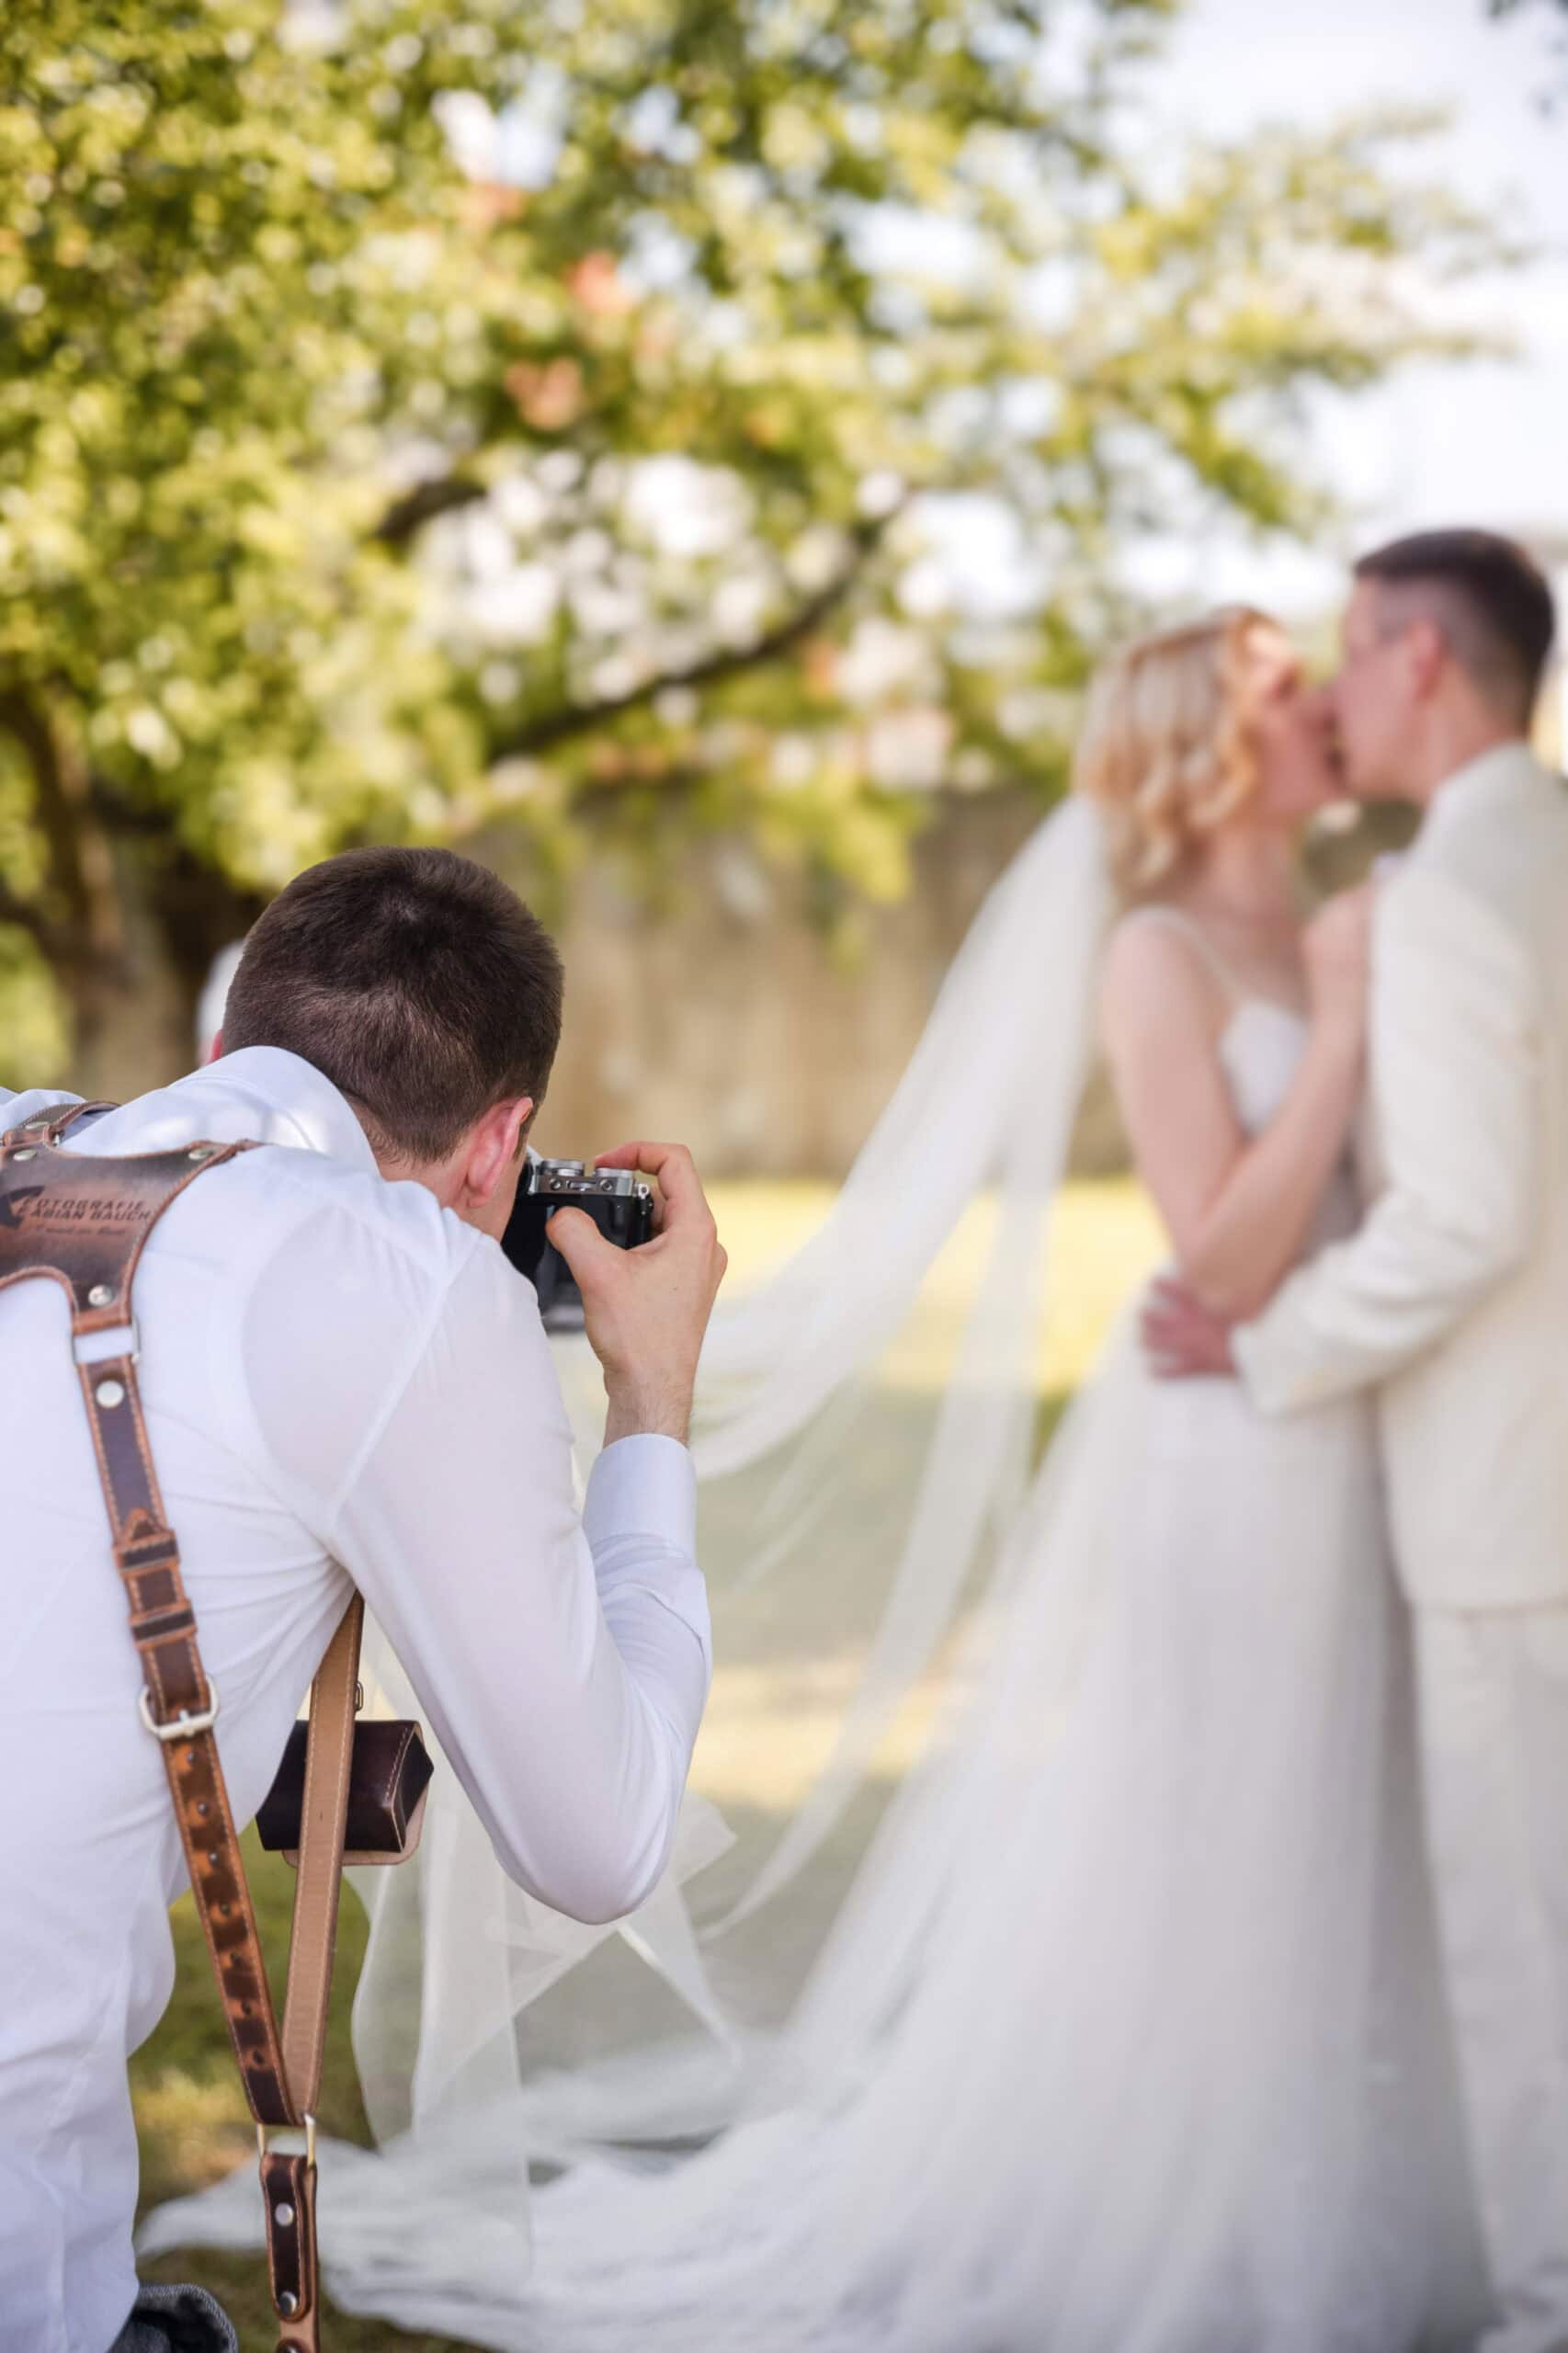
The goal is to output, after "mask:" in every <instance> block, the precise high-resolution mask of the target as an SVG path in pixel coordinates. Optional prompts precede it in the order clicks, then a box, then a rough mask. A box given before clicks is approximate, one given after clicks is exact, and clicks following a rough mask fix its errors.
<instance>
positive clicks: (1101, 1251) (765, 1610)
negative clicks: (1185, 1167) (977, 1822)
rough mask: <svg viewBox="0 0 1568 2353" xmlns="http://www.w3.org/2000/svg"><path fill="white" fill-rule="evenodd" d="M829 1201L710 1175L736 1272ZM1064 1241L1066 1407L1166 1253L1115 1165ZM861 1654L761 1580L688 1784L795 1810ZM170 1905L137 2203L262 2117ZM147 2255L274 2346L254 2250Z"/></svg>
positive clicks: (340, 1982) (142, 2088)
mask: <svg viewBox="0 0 1568 2353" xmlns="http://www.w3.org/2000/svg"><path fill="white" fill-rule="evenodd" d="M830 1198H831V1195H830V1191H829V1188H826V1187H824V1186H814V1185H772V1184H769V1185H729V1186H720V1187H717V1188H715V1192H714V1199H715V1207H716V1210H717V1212H718V1216H719V1222H720V1231H721V1233H722V1235H723V1237H724V1240H725V1243H726V1245H727V1246H728V1247H729V1250H730V1256H731V1264H732V1277H731V1279H732V1281H738V1282H741V1283H744V1282H745V1281H746V1280H747V1279H750V1277H751V1276H753V1275H754V1274H755V1273H756V1270H757V1268H758V1267H761V1266H763V1265H765V1264H767V1262H768V1261H770V1260H772V1259H775V1258H777V1257H778V1256H780V1255H781V1254H782V1253H783V1252H785V1251H787V1250H788V1249H790V1247H792V1246H793V1245H794V1244H795V1243H796V1242H797V1241H799V1240H801V1238H803V1236H804V1235H805V1234H806V1233H809V1232H810V1230H811V1229H812V1226H813V1225H814V1224H815V1223H816V1222H817V1221H818V1220H819V1219H820V1217H821V1215H822V1213H823V1211H824V1207H825V1205H826V1203H827V1201H828V1199H830ZM974 1239H975V1237H973V1236H970V1237H967V1238H966V1237H965V1236H964V1235H961V1234H960V1237H959V1240H958V1242H957V1243H956V1244H955V1245H954V1249H953V1253H952V1256H951V1259H950V1262H948V1263H950V1266H951V1268H952V1274H953V1281H952V1283H951V1285H950V1286H949V1289H950V1290H953V1291H956V1290H957V1287H958V1280H959V1279H960V1277H961V1272H962V1268H963V1265H964V1261H965V1257H966V1255H967V1254H968V1252H969V1251H970V1250H971V1248H972V1247H973V1244H974ZM1057 1245H1058V1246H1057V1250H1056V1253H1055V1256H1054V1260H1053V1268H1054V1273H1053V1290H1054V1299H1053V1305H1052V1313H1051V1318H1050V1322H1049V1328H1048V1331H1047V1333H1046V1335H1045V1337H1044V1339H1043V1342H1042V1347H1041V1354H1040V1395H1041V1400H1042V1404H1044V1405H1046V1406H1048V1407H1054V1406H1055V1405H1056V1404H1059V1403H1060V1401H1061V1400H1062V1398H1063V1397H1064V1396H1065V1395H1067V1394H1068V1393H1069V1392H1071V1390H1072V1389H1073V1388H1074V1385H1075V1384H1076V1382H1077V1381H1079V1380H1080V1379H1081V1378H1082V1376H1083V1373H1084V1371H1085V1369H1086V1367H1087V1365H1088V1363H1089V1362H1090V1360H1091V1358H1093V1355H1094V1353H1095V1350H1096V1347H1098V1345H1099V1341H1100V1338H1101V1336H1103V1333H1104V1331H1105V1328H1106V1325H1107V1324H1108V1321H1109V1318H1110V1316H1111V1314H1112V1313H1113V1311H1114V1309H1115V1308H1116V1306H1117V1305H1118V1304H1119V1302H1120V1301H1121V1299H1122V1298H1124V1297H1125V1295H1126V1293H1127V1292H1128V1290H1130V1289H1131V1285H1132V1284H1133V1282H1134V1281H1135V1280H1136V1279H1137V1277H1138V1276H1139V1274H1140V1273H1141V1272H1142V1271H1143V1270H1144V1269H1145V1268H1147V1267H1149V1266H1150V1265H1151V1264H1152V1263H1153V1260H1154V1259H1155V1257H1156V1256H1158V1250H1159V1240H1158V1235H1157V1233H1156V1230H1155V1227H1154V1223H1153V1217H1152V1214H1151V1212H1150V1211H1149V1208H1148V1205H1147V1203H1146V1202H1145V1200H1144V1199H1143V1198H1142V1195H1141V1194H1140V1193H1139V1192H1138V1190H1137V1189H1136V1188H1135V1187H1133V1186H1132V1185H1131V1184H1130V1183H1127V1182H1124V1181H1122V1180H1111V1181H1108V1182H1096V1183H1093V1184H1082V1185H1074V1186H1070V1187H1068V1188H1067V1189H1066V1191H1065V1193H1064V1195H1063V1198H1062V1209H1061V1212H1060V1222H1059V1224H1058V1227H1057ZM946 1295H947V1294H946V1293H945V1292H944V1289H943V1285H942V1283H941V1282H940V1280H938V1283H937V1302H936V1309H935V1322H934V1324H933V1325H932V1327H931V1328H929V1329H927V1330H926V1331H925V1332H924V1333H922V1332H920V1331H916V1332H915V1334H914V1335H913V1336H912V1337H911V1339H910V1341H909V1343H908V1345H907V1346H906V1347H901V1350H900V1352H899V1354H898V1356H897V1357H896V1358H895V1360H894V1362H893V1364H892V1368H891V1381H890V1387H891V1389H892V1391H894V1392H900V1394H902V1393H904V1392H907V1395H908V1397H909V1398H910V1399H912V1400H918V1399H919V1398H920V1396H921V1394H922V1392H927V1393H928V1392H929V1389H930V1386H931V1383H932V1376H933V1369H934V1367H935V1364H936V1363H937V1361H938V1360H939V1356H940V1349H941V1345H942V1342H943V1340H944V1337H945V1335H944V1333H943V1332H942V1330H941V1328H940V1325H941V1322H942V1309H943V1300H944V1297H945V1296H946ZM889 1411H890V1427H895V1428H897V1429H901V1430H918V1429H919V1428H920V1427H922V1425H921V1423H920V1421H919V1418H918V1415H916V1414H915V1413H913V1412H911V1413H910V1414H908V1415H900V1412H899V1398H898V1397H897V1396H895V1397H894V1398H893V1399H892V1402H891V1404H890V1408H889ZM781 1612H783V1613H792V1614H785V1615H781ZM855 1667H856V1661H855V1659H854V1658H853V1657H848V1658H845V1657H836V1658H835V1657H827V1656H824V1655H823V1654H822V1651H821V1648H820V1645H818V1644H816V1643H813V1639H812V1597H811V1595H810V1594H809V1593H804V1594H801V1595H800V1596H799V1597H795V1596H793V1595H791V1594H789V1593H786V1594H783V1595H781V1594H780V1593H779V1592H778V1590H777V1589H775V1588H772V1587H764V1588H763V1589H762V1590H761V1593H760V1595H759V1597H758V1598H757V1600H756V1604H755V1607H754V1608H753V1609H752V1612H751V1615H750V1616H749V1618H744V1619H742V1620H739V1621H738V1622H737V1623H736V1625H735V1628H734V1631H733V1635H732V1636H730V1637H729V1638H728V1640H727V1651H726V1650H722V1654H721V1656H720V1660H719V1664H718V1668H717V1672H716V1674H715V1677H714V1686H713V1694H712V1699H711V1701H710V1709H709V1717H708V1722H707V1724H706V1726H705V1728H704V1733H703V1737H702V1741H701V1743H700V1745H699V1750H698V1756H697V1761H696V1765H695V1767H694V1769H693V1782H694V1786H696V1787H698V1788H699V1789H701V1790H704V1791H705V1793H706V1794H708V1795H709V1796H710V1797H712V1798H713V1799H714V1800H715V1802H717V1803H718V1804H720V1805H721V1806H722V1808H723V1809H724V1811H725V1812H726V1813H728V1814H729V1815H730V1816H731V1817H732V1819H733V1820H735V1821H736V1822H737V1824H741V1823H744V1822H750V1823H752V1824H754V1825H755V1824H757V1823H761V1824H764V1826H766V1823H767V1819H768V1818H769V1817H777V1816H778V1815H779V1814H780V1813H784V1812H786V1811H788V1810H789V1809H790V1808H791V1807H792V1806H793V1805H794V1804H796V1803H797V1802H798V1801H799V1799H800V1797H801V1793H802V1790H803V1789H804V1787H805V1786H806V1784H807V1782H808V1781H809V1779H810V1778H811V1775H812V1771H813V1770H814V1768H815V1766H816V1764H817V1763H818V1762H819V1761H820V1759H821V1756H823V1754H824V1753H825V1749H826V1745H827V1744H828V1742H829V1740H830V1738H831V1734H832V1727H833V1723H834V1722H835V1715H836V1710H837V1706H838V1705H839V1704H840V1702H841V1699H842V1696H843V1691H844V1689H845V1688H846V1686H847V1683H848V1681H849V1680H850V1679H851V1678H852V1677H853V1675H854V1672H855ZM918 1712H919V1709H918V1706H917V1708H916V1714H918ZM881 1763H882V1765H883V1768H884V1777H887V1776H892V1777H896V1772H897V1770H898V1763H899V1750H898V1744H897V1743H894V1744H893V1745H892V1749H891V1750H890V1751H889V1752H888V1754H887V1756H885V1757H884V1758H883V1759H881ZM862 1836H864V1824H863V1818H859V1817H858V1818H857V1820H856V1821H854V1822H852V1823H851V1824H848V1825H846V1831H845V1834H844V1836H843V1839H842V1841H841V1842H840V1845H839V1847H838V1848H837V1849H836V1851H835V1853H834V1854H832V1855H830V1856H829V1858H828V1869H829V1870H830V1872H831V1874H832V1875H833V1877H834V1878H835V1879H841V1878H842V1876H843V1874H844V1873H845V1872H846V1871H847V1870H849V1869H850V1868H852V1865H853V1859H854V1852H855V1850H856V1848H857V1847H858V1843H859V1840H860V1838H861V1837H862ZM246 1859H247V1865H248V1867H249V1869H250V1871H251V1884H252V1887H253V1889H254V1891H255V1894H256V1905H257V1910H258V1912H259V1914H260V1917H261V1927H262V1933H263V1937H264V1938H265V1940H266V1941H267V1950H268V1955H269V1958H270V1959H271V1960H272V1961H273V1964H274V1984H279V1983H280V1972H281V1967H282V1961H283V1956H284V1954H285V1952H286V1950H287V1946H288V1930H289V1913H290V1905H291V1903H292V1900H293V1873H292V1872H291V1871H290V1870H289V1869H288V1868H287V1866H286V1865H285V1864H283V1863H282V1862H281V1861H279V1860H278V1859H276V1858H274V1857H267V1856H263V1855H262V1854H261V1853H260V1851H259V1849H258V1848H256V1845H255V1841H254V1838H253V1837H249V1836H247V1841H246ZM720 1868H721V1869H722V1866H721V1867H720ZM173 1917H174V1934H175V1949H176V1961H177V1967H178V1974H177V1978H176V1987H175V1995H174V1999H173V2001H172V2002H171V2003H170V2006H169V2008H168V2010H167V2011H166V2013H165V2017H164V2018H163V2021H162V2023H161V2024H160V2026H159V2027H158V2029H157V2031H156V2033H155V2034H153V2036H152V2038H151V2039H150V2040H149V2041H148V2042H147V2043H146V2044H144V2046H143V2047H142V2050H141V2051H140V2052H138V2053H137V2054H136V2056H135V2058H134V2059H133V2060H132V2062H131V2089H132V2094H133V2097H134V2101H135V2107H136V2117H137V2124H138V2129H139V2131H140V2135H141V2143H142V2204H143V2206H144V2207H147V2206H152V2205H155V2204H156V2203H157V2202H158V2201H159V2200H162V2199H165V2198H168V2197H172V2196H175V2195H176V2194H178V2193H180V2192H182V2191H185V2190H188V2189H192V2188H199V2187H200V2186H202V2185H203V2184H205V2183H207V2182H209V2181H212V2180H214V2179H216V2178H217V2177H219V2176H220V2175H222V2174H223V2173H226V2172H227V2171H228V2170H229V2169H230V2167H231V2166H232V2165H234V2164H235V2163H237V2162H238V2161H240V2160H242V2159H244V2158H246V2157H247V2156H248V2157H250V2158H251V2159H252V2160H253V2161H254V2155H255V2136H254V2131H253V2129H252V2127H251V2124H250V2121H249V2117H248V2114H247V2111H246V2109H245V2105H244V2098H243V2097H242V2094H241V2091H240V2087H239V2081H238V2076H237V2075H236V2072H235V2069H234V2065H233V2058H232V2056H231V2053H230V2049H229V2042H228V2037H227V2035H226V2033H225V2031H224V2029H223V2024H222V2018H221V2016H220V2013H219V2009H218V2004H217V1997H216V1995H215V1993H214V1991H213V1987H212V1984H211V1978H210V1965H209V1962H208V1960H207V1955H206V1949H205V1947H204V1945H203V1943H202V1939H201V1935H200V1931H199V1927H197V1923H196V1918H195V1914H194V1912H193V1910H192V1907H191V1904H190V1901H189V1898H188V1897H187V1898H185V1899H183V1900H182V1901H181V1902H180V1903H179V1904H176V1907H175V1911H174V1915H173ZM364 1938H365V1922H364V1915H363V1914H362V1913H361V1911H360V1909H359V1906H358V1902H357V1901H356V1899H355V1898H354V1896H353V1895H352V1894H351V1893H347V1892H346V1893H345V1897H344V1903H343V1911H342V1926H341V1934H340V1938H339V1947H338V1964H337V1972H336V1978H335V1993H334V2001H333V2010H332V2019H331V2025H330V2029H329V2032H328V2038H327V2052H326V2068H325V2076H324V2090H323V2096H322V2100H321V2109H320V2114H321V2121H322V2125H323V2128H324V2131H328V2132H331V2133H335V2134H337V2135H339V2136H341V2137H342V2138H345V2139H349V2140H356V2141H365V2140H367V2139H368V2138H369V2135H368V2132H367V2131H366V2126H365V2118H364V2111H363V2109H362V2106H361V2104H360V2100H359V2094H358V2083H357V2080H356V2077H355V2072H354V2063H353V2059H352V2055H351V2052H350V2050H349V2040H348V2008H349V2003H350V2000H351V1998H352V1995H353V1989H354V1984H355V1980H356V1978H357V1975H358V1967H359V1961H360V1957H361V1954H362V1951H363V1948H364ZM258 2196H259V2193H258ZM145 2269H146V2276H148V2277H149V2278H152V2279H191V2278H195V2279H199V2280H200V2281H201V2283H202V2285H203V2286H205V2287H209V2288H210V2289H211V2290H212V2291H213V2292H214V2293H215V2294H216V2295H217V2296H218V2297H219V2298H220V2299H221V2301H222V2302H223V2303H224V2304H225V2306H226V2307H227V2309H228V2310H229V2311H230V2312H231V2313H233V2317H234V2320H235V2322H236V2324H237V2325H238V2326H239V2330H240V2336H241V2342H242V2344H243V2346H244V2353H271V2347H272V2345H273V2342H274V2337H273V2320H272V2313H271V2306H270V2302H269V2301H268V2298H267V2290H266V2283H265V2270H266V2266H265V2262H264V2259H263V2258H261V2257H260V2256H231V2255H216V2254H213V2253H211V2252H210V2251H209V2250H207V2249H205V2248H201V2249H196V2250H193V2251H192V2252H191V2253H190V2254H189V2255H186V2256H180V2255H176V2256H165V2257H163V2258H161V2259H159V2260H158V2261H156V2262H152V2263H149V2264H148V2265H147V2266H146V2267H145ZM445 2343H446V2340H444V2339H437V2338H435V2337H428V2336H420V2337H415V2336H405V2335H403V2334H402V2333H401V2332H400V2331H398V2330H396V2329H392V2328H390V2327H389V2326H388V2325H386V2323H384V2322H381V2321H355V2320H350V2319H347V2318H344V2317H339V2316H334V2318H333V2319H332V2321H331V2324H330V2332H329V2344H330V2347H331V2353H369V2349H370V2348H372V2347H377V2348H379V2347H389V2348H391V2347H402V2348H404V2353H408V2348H414V2347H419V2348H424V2353H437V2348H438V2347H444V2346H445Z"/></svg>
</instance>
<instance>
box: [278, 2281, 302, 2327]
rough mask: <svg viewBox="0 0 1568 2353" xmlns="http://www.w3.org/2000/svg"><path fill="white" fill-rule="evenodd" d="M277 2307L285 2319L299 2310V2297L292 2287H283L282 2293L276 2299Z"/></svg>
mask: <svg viewBox="0 0 1568 2353" xmlns="http://www.w3.org/2000/svg"><path fill="white" fill-rule="evenodd" d="M299 2309H300V2299H299V2298H298V2296H296V2294H295V2293H294V2290H292V2288H285V2289H284V2290H283V2293H282V2294H281V2295H280V2296H279V2297H278V2311H279V2312H280V2313H282V2315H283V2317H284V2319H285V2320H287V2319H288V2318H289V2316H290V2313H297V2312H298V2311H299Z"/></svg>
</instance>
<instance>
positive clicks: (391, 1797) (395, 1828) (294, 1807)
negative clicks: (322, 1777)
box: [256, 1718, 434, 1863]
mask: <svg viewBox="0 0 1568 2353" xmlns="http://www.w3.org/2000/svg"><path fill="white" fill-rule="evenodd" d="M309 1729H310V1728H309V1726H308V1724H306V1723H304V1722H300V1723H297V1724H296V1725H295V1726H294V1729H293V1731H292V1732H291V1733H290V1734H289V1739H288V1744H287V1745H286V1746H285V1748H284V1751H283V1762H282V1763H281V1764H280V1765H279V1767H278V1772H277V1775H276V1777H275V1779H274V1780H273V1784H272V1787H271V1789H270V1790H268V1791H267V1796H266V1798H265V1799H264V1800H263V1802H262V1805H261V1809H260V1811H259V1813H257V1815H256V1835H257V1836H258V1837H259V1838H260V1840H261V1843H262V1845H263V1846H264V1847H266V1848H267V1851H268V1853H270V1854H275V1855H278V1854H280V1855H281V1856H282V1857H283V1859H284V1861H285V1862H288V1863H297V1862H298V1861H299V1857H300V1819H301V1812H302V1809H303V1806H304V1800H305V1739H306V1734H307V1733H308V1731H309ZM433 1769H434V1768H432V1766H431V1763H430V1752H429V1750H428V1749H427V1748H426V1745H425V1739H424V1734H423V1733H422V1732H421V1730H420V1727H419V1726H418V1724H416V1723H414V1722H407V1721H403V1722H399V1721H384V1720H381V1719H379V1718H371V1719H370V1720H369V1721H368V1722H364V1723H357V1724H356V1725H355V1727H354V1750H353V1756H352V1759H351V1761H350V1765H349V1771H348V1819H347V1826H346V1829H345V1832H344V1854H343V1859H344V1861H345V1862H346V1863H401V1862H405V1861H406V1860H407V1859H408V1857H409V1856H410V1855H412V1854H413V1852H414V1850H415V1847H417V1846H418V1844H419V1833H420V1830H421V1829H422V1828H423V1826H424V1821H425V1793H426V1790H427V1789H428V1787H429V1784H430V1775H431V1772H432V1770H433Z"/></svg>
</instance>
